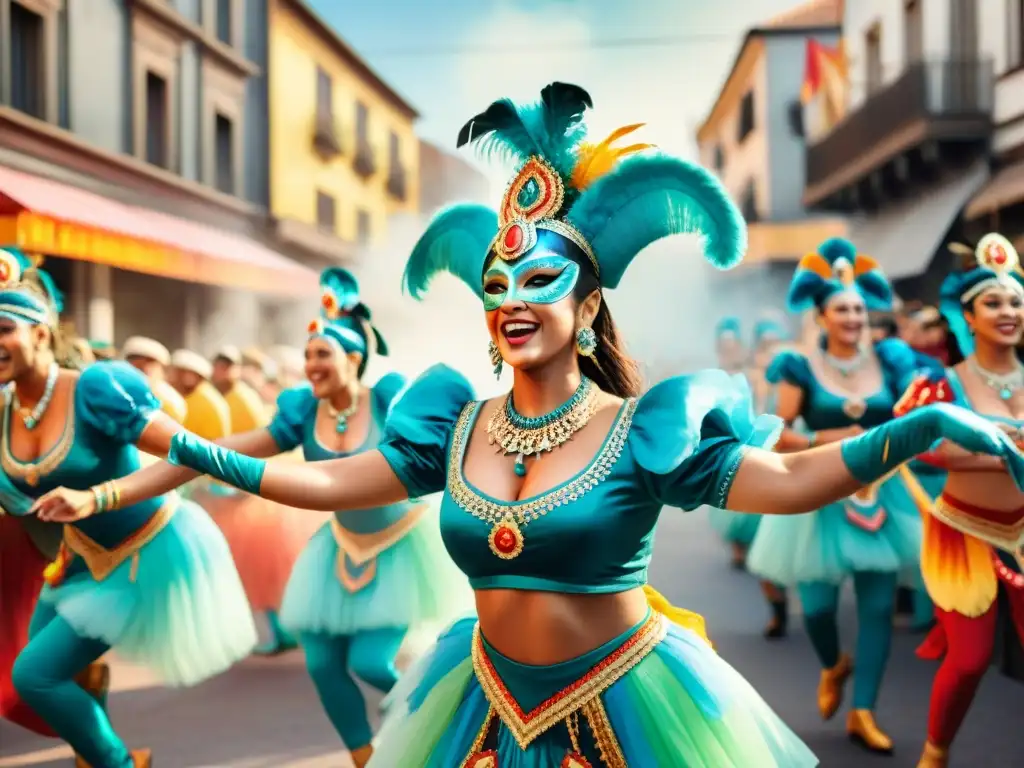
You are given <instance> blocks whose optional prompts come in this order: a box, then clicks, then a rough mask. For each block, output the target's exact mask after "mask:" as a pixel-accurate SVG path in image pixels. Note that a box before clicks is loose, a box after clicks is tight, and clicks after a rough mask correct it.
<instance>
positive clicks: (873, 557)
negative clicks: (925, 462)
mask: <svg viewBox="0 0 1024 768" xmlns="http://www.w3.org/2000/svg"><path fill="white" fill-rule="evenodd" d="M920 552H921V514H920V512H919V511H918V508H917V505H916V504H915V502H914V500H913V499H912V498H911V495H910V493H909V491H908V489H907V486H906V483H905V482H904V480H903V477H902V476H901V475H894V476H893V477H890V478H889V479H887V480H886V481H885V482H883V483H882V484H881V485H879V486H872V487H871V488H870V489H866V493H865V494H864V497H863V498H856V497H850V498H848V499H843V500H842V501H838V502H835V503H834V504H829V505H827V506H825V507H822V508H821V509H819V510H818V511H816V512H811V513H809V514H805V515H766V516H765V518H764V520H762V522H761V525H760V527H759V528H758V531H757V536H756V537H755V538H754V543H753V545H752V546H751V547H750V550H749V552H748V553H747V569H748V570H749V571H750V572H751V573H754V574H756V575H757V576H759V577H761V578H762V579H766V580H768V581H772V582H774V583H776V584H782V585H784V586H792V585H795V584H801V583H808V582H827V583H830V584H840V583H841V582H842V581H843V580H844V579H846V578H847V577H848V576H849V575H850V574H852V573H855V572H859V571H881V572H885V573H898V574H900V575H901V577H902V578H904V579H905V580H907V581H910V582H913V581H914V580H915V579H917V578H919V577H918V576H917V574H919V568H918V562H919V559H920Z"/></svg>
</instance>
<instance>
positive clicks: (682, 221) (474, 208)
mask: <svg viewBox="0 0 1024 768" xmlns="http://www.w3.org/2000/svg"><path fill="white" fill-rule="evenodd" d="M592 106H593V104H592V102H591V99H590V95H589V94H588V93H587V92H586V91H585V90H583V89H582V88H580V87H579V86H576V85H567V84H565V83H552V84H551V85H548V86H547V87H545V88H544V89H543V90H542V91H541V94H540V101H539V102H538V103H536V104H531V105H516V104H513V103H512V102H511V101H510V100H508V99H502V100H500V101H496V102H494V103H493V104H491V106H490V107H488V108H487V109H486V110H485V111H484V112H481V113H480V114H479V115H477V116H476V117H474V118H473V119H471V120H470V121H469V122H468V123H466V125H465V126H463V128H462V130H461V131H460V132H459V137H458V141H457V146H459V147H461V146H463V145H466V144H474V145H475V146H476V148H477V149H478V150H479V151H480V153H481V154H483V155H484V156H487V157H497V158H500V159H505V160H511V161H514V162H515V163H516V169H517V170H516V174H515V176H514V177H513V179H512V182H511V183H510V184H509V186H508V189H507V190H506V191H505V195H504V197H503V198H502V201H501V207H500V208H499V209H498V211H494V210H493V209H491V208H488V207H487V206H483V205H478V204H460V205H455V206H453V207H450V208H448V209H446V210H443V211H441V212H440V213H438V214H437V215H436V216H435V217H434V218H433V220H432V221H431V223H430V225H429V226H428V227H427V230H426V232H424V234H423V235H422V237H421V238H420V239H419V241H418V242H417V243H416V245H415V247H414V248H413V251H412V253H411V255H410V256H409V260H408V262H407V264H406V268H405V275H404V285H405V289H406V290H407V291H408V292H409V293H410V294H411V295H412V296H413V297H415V298H421V297H422V295H423V294H424V293H425V292H426V289H427V286H428V285H429V283H430V280H431V278H433V276H434V275H436V274H437V273H438V272H449V273H451V274H453V275H455V276H456V277H457V278H459V279H460V280H461V281H462V282H463V283H465V284H466V285H468V286H469V288H470V289H471V290H472V291H473V293H475V294H476V295H477V296H478V297H482V295H483V284H482V276H483V274H484V270H485V268H486V266H487V265H488V264H489V263H490V261H491V260H492V259H493V258H501V259H506V260H515V259H519V258H522V257H523V256H525V255H526V254H528V253H529V252H530V251H531V250H532V249H533V248H535V247H537V246H538V243H539V242H540V241H543V240H546V239H547V238H549V237H551V238H558V239H560V240H561V241H563V243H565V244H567V245H566V247H567V250H570V251H572V250H573V249H575V251H578V252H579V254H580V260H581V261H583V262H584V263H589V265H590V266H591V267H592V268H593V270H594V273H595V274H596V275H597V277H598V279H599V281H600V284H601V286H602V287H604V288H615V287H616V286H618V284H619V281H620V280H621V279H622V276H623V274H624V273H625V271H626V269H627V268H628V267H629V265H630V263H631V262H632V261H633V259H634V257H635V256H636V255H637V254H638V253H639V252H640V251H641V250H643V249H644V248H645V247H646V246H647V245H649V244H651V243H652V242H654V241H656V240H659V239H661V238H663V237H667V236H668V235H675V234H700V235H703V237H704V255H705V258H707V260H708V261H710V262H711V263H712V264H714V265H715V266H716V267H718V268H720V269H728V268H729V267H733V266H735V265H736V264H738V263H739V261H740V259H742V257H743V254H744V252H745V251H746V247H747V231H746V226H745V224H744V221H743V217H742V216H741V215H740V213H739V211H738V210H737V209H736V206H735V205H733V203H732V201H731V200H730V199H729V195H728V193H726V192H725V190H724V189H723V188H722V186H721V185H720V184H719V183H718V181H717V180H716V179H715V178H714V176H712V175H711V174H710V173H708V172H707V171H705V170H704V169H703V168H701V167H699V166H697V165H693V164H691V163H687V162H685V161H683V160H679V159H677V158H674V157H669V156H668V155H664V154H662V153H660V152H657V151H654V149H653V147H652V146H651V145H649V144H630V145H628V146H618V142H619V140H620V139H622V138H623V137H625V136H628V135H630V134H632V133H633V132H634V131H636V130H637V129H638V128H640V127H641V125H628V126H626V127H624V128H620V129H619V130H617V131H615V132H614V133H612V134H611V135H610V136H609V137H608V138H606V139H605V140H604V141H601V142H599V143H591V142H588V141H587V140H586V126H585V124H584V121H583V113H584V112H585V111H586V110H587V108H589V107H592Z"/></svg>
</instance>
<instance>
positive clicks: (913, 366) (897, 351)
mask: <svg viewBox="0 0 1024 768" xmlns="http://www.w3.org/2000/svg"><path fill="white" fill-rule="evenodd" d="M875 354H876V355H878V362H879V363H880V364H881V367H882V375H883V376H884V377H885V382H886V385H887V386H888V387H889V391H890V392H892V394H893V396H894V397H897V398H898V397H900V395H902V394H903V392H904V391H905V390H906V389H907V387H908V386H910V384H911V382H913V381H914V379H915V377H917V376H919V375H928V376H940V377H941V376H942V375H943V373H944V371H943V367H942V363H940V362H939V361H938V360H936V359H935V358H933V357H929V356H928V355H925V354H922V353H921V352H917V351H915V350H914V349H912V348H911V347H910V345H909V344H907V343H906V342H905V341H903V340H902V339H883V340H882V341H880V342H878V343H877V344H875Z"/></svg>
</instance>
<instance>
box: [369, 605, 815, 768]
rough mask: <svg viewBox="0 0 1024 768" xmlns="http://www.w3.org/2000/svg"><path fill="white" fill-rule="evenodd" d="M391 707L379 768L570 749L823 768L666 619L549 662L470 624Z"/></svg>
mask: <svg viewBox="0 0 1024 768" xmlns="http://www.w3.org/2000/svg"><path fill="white" fill-rule="evenodd" d="M387 704H388V715H387V717H386V718H385V721H384V724H383V726H382V728H381V731H380V733H379V734H378V737H377V739H376V740H375V742H376V743H375V750H376V751H375V752H374V755H373V758H372V759H371V760H370V768H394V766H417V768H453V766H460V765H465V764H467V763H466V761H467V758H468V757H470V755H473V754H475V755H481V754H486V753H491V756H492V757H493V758H494V761H495V762H494V764H496V765H497V766H498V768H559V766H563V765H571V764H572V763H563V760H565V758H566V756H567V754H569V753H570V752H576V753H577V754H580V755H581V756H582V757H584V758H586V759H587V760H588V761H589V762H590V763H591V764H592V765H593V766H595V768H599V767H600V766H615V768H618V767H619V766H640V767H641V768H661V767H662V766H664V767H665V768H668V767H669V766H672V767H675V766H680V767H681V766H686V767H687V768H753V767H755V766H756V768H811V766H816V765H818V760H817V758H816V757H815V756H814V754H813V753H812V752H811V751H810V750H809V749H808V748H807V747H806V746H805V745H804V744H803V742H802V741H801V740H800V739H799V738H798V737H797V736H796V735H795V734H794V733H793V732H792V731H791V730H790V729H789V728H788V727H786V725H785V724H784V723H782V721H781V720H779V718H778V716H776V715H775V713H774V712H773V711H772V710H771V708H770V707H769V706H768V705H767V704H766V703H765V702H764V701H763V700H762V699H761V697H760V696H759V695H758V694H757V692H756V691H754V689H753V688H752V687H751V686H750V684H749V683H747V681H746V680H744V679H743V678H742V677H741V676H740V675H739V674H738V673H737V672H736V671H735V670H734V669H733V668H732V667H730V666H729V664H728V663H726V662H725V661H724V660H723V659H722V658H721V657H720V656H718V655H717V654H716V653H715V652H714V651H713V650H712V649H711V647H710V646H709V645H708V644H707V643H706V642H705V641H704V640H703V638H701V637H699V636H698V635H697V634H695V633H694V632H692V631H690V630H688V629H684V628H683V627H681V626H679V625H676V624H673V623H671V622H669V621H668V619H666V618H665V617H664V616H662V615H661V614H652V615H651V616H649V617H648V619H647V620H645V622H643V623H641V624H640V625H638V626H637V627H635V628H633V629H632V630H630V631H629V632H626V633H624V634H623V635H622V636H621V637H619V638H616V639H615V640H612V641H611V642H609V643H606V644H605V645H603V646H601V647H600V648H597V649H596V650H594V651H591V652H590V653H587V654H584V655H583V656H580V657H578V658H576V659H573V660H571V661H567V662H563V663H561V664H555V665H551V666H528V665H524V664H519V663H517V662H514V661H512V660H511V659H508V658H506V657H504V656H502V655H501V654H499V653H498V652H497V651H495V650H494V648H493V647H491V645H490V644H489V643H487V641H486V640H485V639H483V637H482V636H481V635H480V634H479V631H478V630H477V629H476V621H475V619H472V618H467V619H463V620H461V621H459V622H457V623H456V624H455V625H454V626H453V627H452V628H451V629H449V630H448V631H447V632H445V633H444V634H443V635H442V636H441V637H440V638H439V639H438V641H437V644H436V646H435V647H434V649H433V651H432V652H431V653H430V654H428V655H427V656H425V657H424V658H422V659H421V660H420V661H419V662H418V663H417V665H416V666H415V667H413V668H412V669H411V670H410V671H408V672H407V673H406V674H405V675H404V676H403V677H402V679H401V680H400V681H399V683H398V685H397V687H396V688H395V689H394V690H393V691H392V692H391V694H389V697H388V700H387ZM570 728H571V729H572V730H571V731H570ZM570 733H574V734H575V736H570ZM574 742H575V743H574ZM602 754H603V755H604V756H605V757H604V758H602ZM468 764H470V765H471V764H472V762H469V763H468ZM483 764H487V763H483Z"/></svg>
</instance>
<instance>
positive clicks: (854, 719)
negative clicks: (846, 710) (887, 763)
mask: <svg viewBox="0 0 1024 768" xmlns="http://www.w3.org/2000/svg"><path fill="white" fill-rule="evenodd" d="M846 732H847V733H848V734H849V735H850V738H851V739H853V740H854V741H856V742H857V743H858V744H860V745H862V746H863V747H865V748H866V749H869V750H871V751H872V752H880V753H882V754H886V755H888V754H892V747H893V744H892V739H890V738H889V735H888V734H887V733H886V732H885V731H883V730H882V729H881V728H879V727H878V723H876V722H875V715H874V713H873V712H872V711H871V710H870V709H855V710H853V711H852V712H850V714H849V715H847V716H846Z"/></svg>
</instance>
